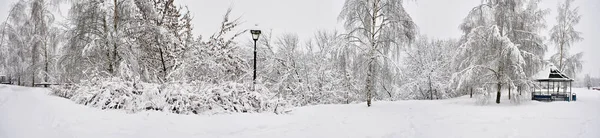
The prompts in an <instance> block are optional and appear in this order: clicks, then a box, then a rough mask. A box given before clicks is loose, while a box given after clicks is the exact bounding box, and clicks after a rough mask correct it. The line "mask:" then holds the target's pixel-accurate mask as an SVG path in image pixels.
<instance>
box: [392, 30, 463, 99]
mask: <svg viewBox="0 0 600 138" xmlns="http://www.w3.org/2000/svg"><path fill="white" fill-rule="evenodd" d="M456 47H457V46H456V42H454V41H453V40H435V39H433V40H432V39H430V38H428V37H427V36H420V37H419V38H417V41H416V42H415V43H414V44H413V46H411V47H408V48H406V52H405V53H406V55H407V56H406V57H405V58H403V59H404V61H403V64H402V65H404V66H403V74H404V75H403V78H405V79H406V80H404V82H405V83H404V84H403V85H402V86H401V87H400V89H401V90H403V93H399V95H400V96H398V97H399V98H402V99H434V97H435V98H447V97H454V96H456V95H455V94H453V93H448V92H450V91H449V89H448V88H449V87H448V83H447V81H448V80H449V79H450V75H451V74H452V72H451V70H449V69H450V65H451V64H450V63H451V62H452V57H453V56H454V55H455V53H454V52H455V51H456V50H454V49H456Z"/></svg>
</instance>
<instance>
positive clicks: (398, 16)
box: [339, 0, 416, 106]
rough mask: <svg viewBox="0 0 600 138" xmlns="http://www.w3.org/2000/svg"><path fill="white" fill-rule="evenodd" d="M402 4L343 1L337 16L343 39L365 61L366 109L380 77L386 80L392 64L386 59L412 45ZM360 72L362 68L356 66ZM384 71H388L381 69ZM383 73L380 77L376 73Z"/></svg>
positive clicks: (410, 27) (386, 0) (413, 29)
mask: <svg viewBox="0 0 600 138" xmlns="http://www.w3.org/2000/svg"><path fill="white" fill-rule="evenodd" d="M403 4H404V0H346V2H345V3H344V7H343V9H342V11H341V13H340V15H339V19H340V20H343V21H344V27H345V28H346V29H347V31H348V33H347V35H346V37H348V39H350V40H349V41H350V42H352V43H354V44H353V45H354V46H357V48H358V49H361V51H363V52H362V53H360V55H362V56H364V58H365V59H366V61H364V62H363V63H362V64H365V65H366V66H365V67H364V68H365V69H366V71H367V72H366V75H365V79H366V81H365V89H364V90H365V94H366V101H367V106H371V100H372V99H373V98H374V96H376V94H377V93H376V91H377V87H376V86H377V85H378V84H382V82H381V80H383V79H382V78H383V77H381V76H388V75H392V74H390V73H391V72H392V71H389V70H392V69H389V68H393V69H395V68H397V66H392V65H393V63H394V62H395V61H393V60H391V59H393V58H390V55H392V56H398V54H397V53H398V52H399V51H400V47H402V46H404V45H405V44H406V43H408V42H410V41H412V40H413V39H414V38H415V35H416V25H415V24H414V22H413V21H412V19H411V17H410V15H409V14H408V13H407V12H406V10H405V9H404V7H403ZM358 67H360V68H363V66H358ZM385 67H388V68H385ZM381 70H386V72H384V74H382V75H379V74H378V72H379V71H381Z"/></svg>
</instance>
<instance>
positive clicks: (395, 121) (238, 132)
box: [0, 85, 600, 138]
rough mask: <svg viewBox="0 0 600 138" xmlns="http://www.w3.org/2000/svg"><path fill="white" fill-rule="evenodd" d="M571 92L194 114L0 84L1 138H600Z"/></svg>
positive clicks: (597, 100)
mask: <svg viewBox="0 0 600 138" xmlns="http://www.w3.org/2000/svg"><path fill="white" fill-rule="evenodd" d="M573 90H574V92H576V93H577V96H578V97H577V101H576V102H562V101H561V102H537V101H531V102H524V103H522V104H520V105H513V104H510V102H508V99H506V98H505V97H503V99H502V100H503V101H504V103H503V104H499V105H496V104H493V105H486V106H478V105H476V104H475V100H474V99H470V98H468V97H459V98H454V99H448V100H437V101H398V102H375V103H374V104H373V106H372V107H366V105H365V104H364V103H360V104H350V105H317V106H307V107H300V108H294V109H293V111H292V112H290V113H289V114H284V115H275V114H272V113H254V114H228V115H212V116H198V115H178V114H171V113H164V112H141V113H135V114H132V113H127V112H124V111H118V110H98V109H95V108H90V107H86V106H83V105H78V104H75V103H74V102H72V101H70V100H68V99H63V98H59V97H54V96H50V95H48V93H49V91H48V90H47V89H42V88H25V87H16V86H7V85H0V138H41V137H44V138H70V137H85V138H101V137H110V138H121V137H122V138H135V137H143V138H154V137H178V138H179V137H203V138H213V137H215V138H216V137H226V138H228V137H232V138H233V137H267V138H269V137H273V138H280V137H287V138H295V137H298V138H304V137H420V138H421V137H424V138H428V137H467V138H468V137H472V138H480V137H491V138H494V137H526V138H531V137H545V138H547V137H550V138H552V137H557V138H558V137H573V138H574V137H582V138H598V137H600V131H598V130H600V91H591V90H586V89H573Z"/></svg>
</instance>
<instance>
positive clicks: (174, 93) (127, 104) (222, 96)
mask: <svg viewBox="0 0 600 138" xmlns="http://www.w3.org/2000/svg"><path fill="white" fill-rule="evenodd" d="M52 90H53V93H52V94H54V95H57V96H60V97H65V98H68V99H71V100H73V101H75V102H76V103H79V104H84V105H87V106H91V107H95V108H100V109H122V110H127V111H130V112H138V111H145V110H158V111H165V112H172V113H177V114H221V113H232V112H241V113H256V112H275V113H280V112H282V111H284V110H283V109H285V107H286V106H287V105H286V104H285V102H281V101H283V100H279V99H278V98H277V97H275V95H274V94H272V93H271V92H269V91H268V89H266V88H264V87H263V86H260V85H259V86H258V87H257V89H256V91H252V90H251V89H250V87H249V86H247V85H244V84H241V83H236V82H225V83H221V84H210V83H202V82H193V83H165V84H154V83H140V82H133V81H126V80H123V79H120V78H106V79H98V80H93V81H84V82H81V83H79V84H74V85H62V86H59V87H54V88H53V89H52Z"/></svg>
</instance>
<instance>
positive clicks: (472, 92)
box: [471, 87, 473, 98]
mask: <svg viewBox="0 0 600 138" xmlns="http://www.w3.org/2000/svg"><path fill="white" fill-rule="evenodd" d="M471 98H473V87H471Z"/></svg>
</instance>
